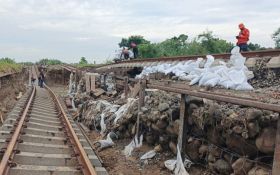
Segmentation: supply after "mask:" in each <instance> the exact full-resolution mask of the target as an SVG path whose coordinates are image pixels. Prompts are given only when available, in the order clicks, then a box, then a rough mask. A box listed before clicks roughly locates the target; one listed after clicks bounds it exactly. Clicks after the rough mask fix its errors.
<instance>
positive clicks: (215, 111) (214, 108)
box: [209, 104, 222, 118]
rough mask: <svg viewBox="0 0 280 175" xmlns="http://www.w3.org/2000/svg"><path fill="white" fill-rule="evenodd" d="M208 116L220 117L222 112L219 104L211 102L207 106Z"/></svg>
mask: <svg viewBox="0 0 280 175" xmlns="http://www.w3.org/2000/svg"><path fill="white" fill-rule="evenodd" d="M209 117H210V118H221V117H222V112H221V110H220V107H219V105H217V104H212V105H210V107H209Z"/></svg>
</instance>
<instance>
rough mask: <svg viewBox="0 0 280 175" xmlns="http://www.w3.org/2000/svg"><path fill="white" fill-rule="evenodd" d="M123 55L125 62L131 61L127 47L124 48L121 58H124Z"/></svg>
mask: <svg viewBox="0 0 280 175" xmlns="http://www.w3.org/2000/svg"><path fill="white" fill-rule="evenodd" d="M122 55H123V56H124V59H125V60H128V59H129V50H128V49H127V48H126V47H123V50H122V54H121V58H122Z"/></svg>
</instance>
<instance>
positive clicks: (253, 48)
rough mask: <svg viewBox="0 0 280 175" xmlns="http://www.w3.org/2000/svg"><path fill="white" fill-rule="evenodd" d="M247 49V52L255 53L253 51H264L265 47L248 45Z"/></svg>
mask: <svg viewBox="0 0 280 175" xmlns="http://www.w3.org/2000/svg"><path fill="white" fill-rule="evenodd" d="M248 49H249V50H252V51H255V50H265V49H266V48H265V47H262V46H261V45H259V44H253V43H249V44H248Z"/></svg>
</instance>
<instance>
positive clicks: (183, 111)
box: [178, 94, 189, 160]
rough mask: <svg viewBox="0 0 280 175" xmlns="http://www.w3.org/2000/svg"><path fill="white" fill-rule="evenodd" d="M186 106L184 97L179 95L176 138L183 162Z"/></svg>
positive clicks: (186, 118)
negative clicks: (178, 123)
mask: <svg viewBox="0 0 280 175" xmlns="http://www.w3.org/2000/svg"><path fill="white" fill-rule="evenodd" d="M187 108H188V104H187V103H186V95H185V94H181V102H180V126H179V133H178V134H179V136H178V146H179V149H180V151H181V156H182V159H183V160H184V158H185V157H184V151H185V148H186V139H187V125H188V116H189V114H188V111H187Z"/></svg>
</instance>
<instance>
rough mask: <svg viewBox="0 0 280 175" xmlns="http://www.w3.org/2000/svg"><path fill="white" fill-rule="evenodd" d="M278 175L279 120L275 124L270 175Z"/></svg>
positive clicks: (279, 168) (279, 153)
mask: <svg viewBox="0 0 280 175" xmlns="http://www.w3.org/2000/svg"><path fill="white" fill-rule="evenodd" d="M278 174H280V119H278V122H277V131H276V139H275V149H274V159H273V167H272V175H278Z"/></svg>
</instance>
